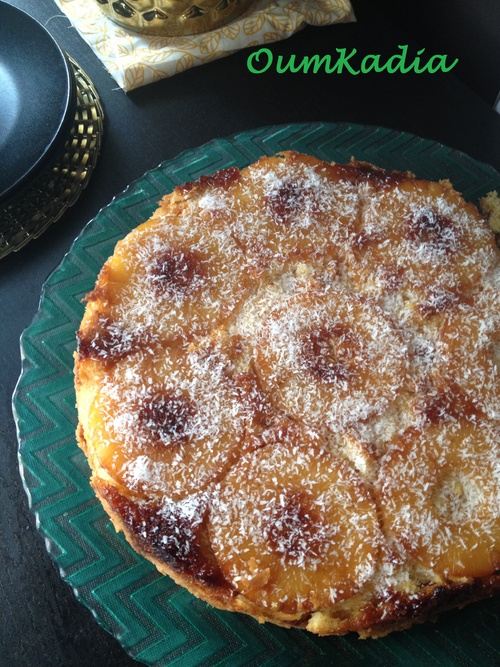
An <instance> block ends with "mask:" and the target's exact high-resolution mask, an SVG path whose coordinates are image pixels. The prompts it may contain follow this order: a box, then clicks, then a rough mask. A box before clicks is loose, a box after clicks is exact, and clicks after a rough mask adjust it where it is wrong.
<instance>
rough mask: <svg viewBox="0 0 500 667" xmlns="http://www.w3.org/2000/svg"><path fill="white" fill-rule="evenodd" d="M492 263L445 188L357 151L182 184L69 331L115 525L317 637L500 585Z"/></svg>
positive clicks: (462, 205)
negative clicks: (335, 160)
mask: <svg viewBox="0 0 500 667" xmlns="http://www.w3.org/2000/svg"><path fill="white" fill-rule="evenodd" d="M499 254H500V252H499V250H498V248H497V246H496V243H495V235H494V233H493V231H492V230H491V228H490V227H489V226H488V222H487V220H486V219H485V218H484V217H483V216H482V215H481V213H480V212H479V211H478V209H477V208H476V207H475V206H474V205H473V204H472V203H467V202H466V201H464V199H463V198H462V196H461V195H460V194H459V193H458V192H456V191H455V190H454V189H453V187H452V185H451V183H450V182H448V181H440V182H430V181H427V180H421V179H418V178H417V177H415V176H414V175H412V174H410V173H404V172H400V171H392V172H389V171H386V170H384V169H381V168H378V167H375V166H373V165H371V164H367V163H364V162H359V161H356V160H354V159H353V160H351V162H350V163H348V164H330V163H327V162H324V161H322V160H319V159H316V158H314V157H312V156H308V155H302V154H299V153H297V152H293V151H289V152H285V153H283V154H279V155H275V156H271V157H262V158H261V159H259V160H258V161H257V162H255V163H254V164H252V165H250V166H248V167H246V168H244V169H241V170H239V169H237V168H236V167H230V168H227V169H224V170H221V171H219V172H217V173H215V174H212V175H207V176H203V177H201V178H200V179H199V180H197V181H195V182H192V183H186V184H185V185H183V186H178V187H176V188H175V189H174V190H173V192H171V193H170V194H168V195H166V196H165V197H164V198H163V200H162V201H161V202H160V204H159V207H158V209H157V210H156V211H155V213H154V214H153V215H152V217H151V218H150V219H149V220H148V221H146V222H144V224H142V225H140V226H139V227H137V228H136V229H134V230H133V231H131V232H130V233H129V234H128V235H127V236H126V237H125V238H124V239H123V240H121V241H119V242H118V244H117V245H116V248H115V250H114V253H113V255H112V256H111V257H110V258H109V259H108V260H107V261H106V263H105V264H104V266H103V268H102V270H101V271H100V274H99V276H98V278H97V282H96V285H95V288H94V290H93V291H92V292H91V293H90V294H88V295H87V297H86V308H85V314H84V317H83V321H82V323H81V326H80V329H79V331H78V334H77V338H78V348H77V352H76V353H75V387H76V396H77V408H78V417H79V423H78V428H77V439H78V443H79V445H80V447H81V448H82V449H83V451H84V452H85V454H86V456H87V459H88V461H89V464H90V467H91V469H92V477H91V485H92V487H93V489H94V490H95V493H96V495H97V497H98V498H99V499H100V501H101V502H102V505H103V506H104V509H105V510H106V512H107V513H108V514H109V516H110V518H111V521H112V522H113V524H114V526H115V528H116V529H117V530H118V531H123V532H124V534H125V536H126V538H127V540H128V541H129V542H130V544H131V545H132V547H133V548H134V549H135V550H136V551H137V552H139V553H140V554H142V555H144V556H145V557H146V558H147V559H149V560H150V561H152V562H153V563H154V564H155V566H156V567H157V568H158V570H159V571H160V572H161V573H163V574H166V575H169V576H170V577H171V578H172V579H173V580H174V581H175V582H177V583H178V584H179V585H180V586H183V587H185V588H187V589H188V590H189V591H191V592H192V593H193V594H194V595H196V596H198V597H200V598H201V599H203V600H205V601H206V602H208V603H210V604H211V605H213V606H215V607H217V608H220V609H224V610H228V611H232V612H242V613H246V614H249V615H250V616H252V617H254V618H255V619H257V620H259V621H261V622H264V621H269V622H272V623H275V624H278V625H281V626H284V627H296V628H304V629H307V630H309V631H311V632H313V633H316V634H319V635H341V634H346V633H348V632H356V633H358V635H359V636H360V637H362V638H365V637H374V638H375V637H381V636H384V635H387V634H388V633H390V632H392V631H394V630H401V629H405V628H408V627H410V626H411V625H413V624H414V623H417V622H423V621H426V620H428V619H431V618H434V617H435V616H436V614H438V613H440V612H442V611H444V610H447V609H450V608H454V607H459V606H463V605H465V604H467V603H469V602H473V601H477V600H479V599H482V598H486V597H490V596H493V595H495V594H498V592H499V591H500V438H499V435H500V384H499V379H498V368H499V359H500V345H499V340H500V311H499V308H498V288H499V280H500V262H499Z"/></svg>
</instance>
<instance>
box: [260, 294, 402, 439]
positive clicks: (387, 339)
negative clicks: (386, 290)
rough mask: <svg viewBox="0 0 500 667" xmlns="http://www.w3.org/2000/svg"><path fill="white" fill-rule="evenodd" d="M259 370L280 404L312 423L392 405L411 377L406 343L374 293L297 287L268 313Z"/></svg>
mask: <svg viewBox="0 0 500 667" xmlns="http://www.w3.org/2000/svg"><path fill="white" fill-rule="evenodd" d="M255 364H256V371H257V373H258V375H259V378H260V380H261V382H262V385H263V386H264V387H265V388H266V389H267V390H268V392H269V394H270V396H271V397H272V400H273V401H274V402H275V403H276V405H277V407H279V408H281V409H283V410H285V411H287V412H288V413H289V414H290V415H292V416H293V417H298V418H300V419H303V420H304V422H305V423H307V424H310V425H312V426H314V427H321V426H324V425H326V426H328V427H331V428H337V427H338V426H345V425H347V424H352V423H355V422H358V421H360V420H365V419H367V418H369V417H371V416H372V415H375V414H378V413H379V412H381V411H382V410H383V409H384V408H387V407H388V406H389V405H390V403H391V401H393V400H394V399H395V398H396V397H397V395H398V393H399V392H400V391H401V389H402V387H403V386H404V383H405V378H406V372H407V353H406V347H405V344H404V342H403V340H402V338H401V336H400V334H399V332H398V331H397V329H396V327H395V325H394V324H393V323H392V321H391V320H390V318H388V317H387V316H386V315H385V314H384V312H383V311H382V310H381V309H380V308H379V307H378V306H376V305H374V304H373V302H371V301H370V300H369V299H365V298H363V297H359V296H356V295H352V294H348V293H346V292H341V291H336V290H332V289H330V290H325V291H323V292H322V291H320V290H307V291H303V292H299V293H297V294H295V295H294V296H292V297H290V298H289V299H287V300H285V301H284V303H283V304H281V305H280V306H278V307H277V308H276V309H274V311H272V312H271V314H270V316H269V317H268V318H267V320H265V321H264V323H263V325H262V328H261V331H260V334H259V337H258V340H257V350H256V357H255Z"/></svg>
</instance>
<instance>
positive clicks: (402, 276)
mask: <svg viewBox="0 0 500 667" xmlns="http://www.w3.org/2000/svg"><path fill="white" fill-rule="evenodd" d="M361 217H362V224H361V227H360V229H359V233H358V235H357V237H356V242H355V243H354V245H353V249H352V253H353V262H352V267H351V268H352V269H353V271H354V274H355V275H357V279H358V281H360V282H363V283H365V282H366V281H368V282H371V281H375V283H376V284H378V286H379V288H380V287H381V288H389V289H390V288H391V287H393V288H398V287H399V288H400V287H410V288H415V289H416V290H417V291H420V292H421V294H422V299H423V300H424V302H426V301H428V300H429V298H430V296H431V294H432V293H433V292H434V290H435V288H436V287H437V286H438V287H439V290H440V292H441V293H443V294H447V295H449V298H451V295H453V293H456V292H459V291H461V290H464V289H469V288H471V287H473V286H474V285H475V284H476V283H477V281H478V280H480V279H481V278H482V276H484V275H485V274H486V273H487V271H488V270H489V268H490V267H491V266H492V264H493V262H494V261H495V258H496V255H497V251H496V249H495V241H494V237H493V234H492V232H491V230H490V229H489V228H488V226H487V224H486V223H485V222H484V220H482V219H481V216H480V214H479V212H478V211H477V209H476V208H475V206H473V205H472V204H466V203H465V202H464V201H463V199H462V197H461V196H460V195H459V194H458V193H457V192H455V191H454V190H453V189H452V187H451V185H450V184H449V183H447V182H439V183H429V182H427V181H418V180H414V179H406V180H402V181H401V182H400V183H397V184H396V185H395V186H394V187H392V188H387V187H384V188H383V189H382V190H380V191H379V192H378V193H375V194H374V195H373V196H372V197H370V198H367V199H366V201H365V204H364V206H363V212H362V216H361ZM444 302H446V299H445V300H444Z"/></svg>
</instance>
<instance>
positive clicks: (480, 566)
mask: <svg viewBox="0 0 500 667" xmlns="http://www.w3.org/2000/svg"><path fill="white" fill-rule="evenodd" d="M499 442H500V430H499V428H498V424H492V423H488V422H479V423H475V422H474V421H470V422H467V421H465V420H464V421H463V422H460V421H454V420H450V421H447V422H443V423H441V424H436V425H432V426H430V427H429V428H428V429H426V430H420V431H417V430H416V429H408V430H407V431H406V432H405V433H404V434H403V435H402V436H400V437H399V438H397V439H396V440H395V442H393V443H392V447H391V448H390V450H389V452H388V453H387V454H386V455H385V456H384V457H383V458H382V461H381V466H380V472H379V483H378V488H379V494H380V495H379V500H380V508H381V512H382V517H383V525H384V528H385V531H386V532H387V533H388V535H389V536H391V537H392V538H393V539H395V540H396V542H397V543H399V544H400V545H401V546H402V547H403V548H404V549H406V550H407V552H408V553H409V554H410V555H411V556H412V557H413V558H415V559H416V560H417V562H418V563H420V564H421V565H423V566H424V567H426V568H429V569H430V570H433V571H434V572H436V573H437V574H438V575H441V576H444V577H482V576H487V575H490V574H492V573H493V572H494V571H495V570H497V569H498V568H499V567H500V447H499Z"/></svg>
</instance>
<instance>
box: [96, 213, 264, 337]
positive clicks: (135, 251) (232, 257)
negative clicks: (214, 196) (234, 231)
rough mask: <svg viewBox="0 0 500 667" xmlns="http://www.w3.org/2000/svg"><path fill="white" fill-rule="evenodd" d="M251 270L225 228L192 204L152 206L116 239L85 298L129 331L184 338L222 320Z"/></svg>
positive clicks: (243, 291)
mask: <svg viewBox="0 0 500 667" xmlns="http://www.w3.org/2000/svg"><path fill="white" fill-rule="evenodd" d="M255 277H256V274H255V271H254V270H253V269H251V268H250V267H249V265H248V262H247V260H246V259H245V256H244V254H243V252H242V251H241V249H240V248H239V247H238V246H237V245H236V243H235V242H234V241H233V239H232V237H231V235H230V233H229V230H228V229H222V228H220V227H216V225H214V224H212V223H211V222H210V221H206V220H202V218H201V217H200V215H199V214H197V211H196V210H192V211H191V210H190V209H189V210H186V212H185V213H184V215H182V216H179V217H175V216H173V215H169V214H168V213H158V214H157V216H156V217H154V218H153V219H152V220H151V221H149V222H147V223H145V224H143V225H141V226H140V227H138V228H137V229H135V230H134V231H132V232H131V233H130V234H129V235H128V236H127V237H126V238H125V239H123V240H122V241H120V242H119V243H118V244H117V246H116V249H115V252H114V254H113V256H112V257H111V258H110V259H109V260H108V261H107V262H106V264H105V266H104V268H103V270H102V271H101V274H100V276H99V281H98V284H97V287H96V289H95V290H94V291H93V292H92V293H91V294H90V295H89V296H88V300H89V301H92V300H97V301H98V302H99V304H100V309H101V311H102V312H103V313H104V315H103V316H104V317H106V318H108V319H110V320H111V321H117V322H121V323H122V328H125V329H126V331H127V332H128V334H129V336H132V337H137V336H138V335H140V334H141V332H147V334H148V335H149V336H150V337H151V336H153V337H155V338H156V339H161V340H162V341H164V342H165V341H166V342H168V341H174V340H179V339H186V338H188V339H190V338H192V337H193V336H200V335H204V334H206V333H209V332H210V331H211V330H213V329H214V328H215V327H217V326H218V325H220V324H222V323H223V322H224V321H225V320H226V319H227V318H228V317H229V316H230V315H231V313H232V312H233V311H234V309H235V308H236V306H237V305H238V303H239V302H240V301H241V300H242V299H243V297H244V296H245V295H246V294H247V293H248V290H249V289H250V288H251V287H252V286H253V285H254V284H255V280H254V279H255ZM143 337H144V333H143Z"/></svg>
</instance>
